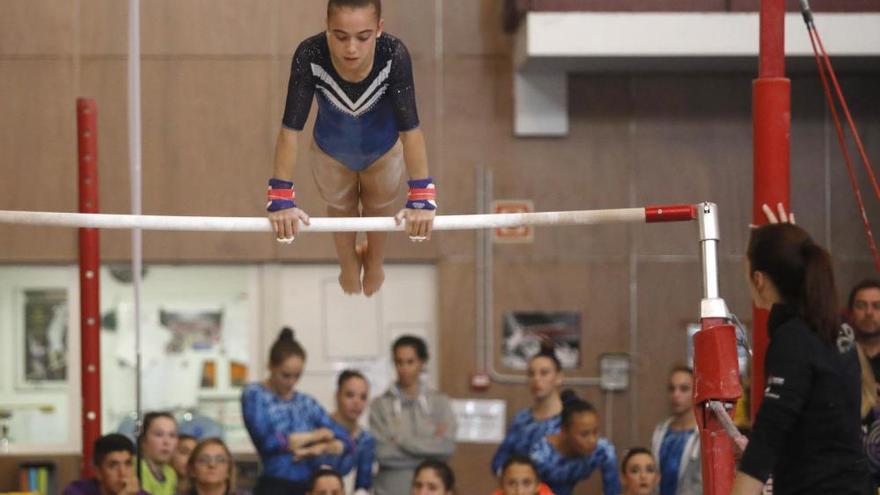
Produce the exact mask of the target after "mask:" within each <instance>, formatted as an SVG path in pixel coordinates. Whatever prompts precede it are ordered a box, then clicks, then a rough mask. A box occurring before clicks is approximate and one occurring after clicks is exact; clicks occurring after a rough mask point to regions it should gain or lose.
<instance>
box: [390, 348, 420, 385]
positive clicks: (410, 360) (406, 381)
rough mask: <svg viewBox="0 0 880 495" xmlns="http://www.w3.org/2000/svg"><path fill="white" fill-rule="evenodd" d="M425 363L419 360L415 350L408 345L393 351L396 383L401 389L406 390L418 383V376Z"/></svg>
mask: <svg viewBox="0 0 880 495" xmlns="http://www.w3.org/2000/svg"><path fill="white" fill-rule="evenodd" d="M424 367H425V362H424V361H422V360H421V359H419V356H418V354H416V350H415V349H413V348H412V347H410V346H408V345H402V346H400V347H398V348H397V349H394V369H395V370H397V382H398V384H400V386H401V387H403V388H407V387H412V386H413V385H415V384H417V383H418V382H419V376H421V374H422V369H423V368H424Z"/></svg>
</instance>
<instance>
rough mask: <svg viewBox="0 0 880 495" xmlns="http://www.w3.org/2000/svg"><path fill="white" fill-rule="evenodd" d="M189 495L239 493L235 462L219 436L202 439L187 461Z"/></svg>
mask: <svg viewBox="0 0 880 495" xmlns="http://www.w3.org/2000/svg"><path fill="white" fill-rule="evenodd" d="M186 472H187V479H188V481H189V486H190V489H189V494H190V495H240V494H241V492H239V491H238V490H237V488H236V484H235V478H236V475H237V473H236V469H235V462H234V461H233V459H232V454H231V453H230V452H229V448H228V447H226V444H225V443H223V440H220V439H219V438H209V439H207V440H202V441H201V442H199V444H198V445H196V448H195V449H193V451H192V455H190V456H189V462H188V463H187V469H186Z"/></svg>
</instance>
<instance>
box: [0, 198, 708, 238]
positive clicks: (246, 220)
mask: <svg viewBox="0 0 880 495" xmlns="http://www.w3.org/2000/svg"><path fill="white" fill-rule="evenodd" d="M695 212H696V206H694V205H671V206H650V207H646V208H621V209H614V210H582V211H558V212H539V213H495V214H483V215H441V216H438V217H437V218H435V219H434V230H475V229H501V228H511V227H521V226H526V225H530V226H539V225H556V226H562V225H601V224H614V223H641V222H644V223H659V222H680V221H688V220H693V219H695V218H696V213H695ZM0 223H6V224H22V225H44V226H54V227H79V228H93V229H135V228H137V229H143V230H173V231H193V232H272V225H271V224H270V223H269V220H268V219H267V218H266V217H200V216H159V215H114V214H101V213H58V212H42V211H12V210H0ZM404 228H405V227H404V225H397V223H396V222H395V220H394V218H392V217H358V218H312V219H311V225H300V232H381V231H385V232H392V231H402V230H404Z"/></svg>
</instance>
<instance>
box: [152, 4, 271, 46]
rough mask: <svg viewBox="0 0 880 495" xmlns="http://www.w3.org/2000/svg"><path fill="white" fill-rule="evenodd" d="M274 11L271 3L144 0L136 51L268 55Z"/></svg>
mask: <svg viewBox="0 0 880 495" xmlns="http://www.w3.org/2000/svg"><path fill="white" fill-rule="evenodd" d="M274 10H275V2H271V1H269V2H267V1H263V2H251V1H247V0H158V1H151V2H143V3H141V32H142V40H141V43H142V48H141V50H142V52H143V53H144V54H148V55H179V54H186V55H192V54H200V55H222V56H250V57H253V56H260V55H270V54H272V53H273V41H274V40H273V39H272V30H271V29H270V26H271V24H272V21H273V16H274V14H275V12H274Z"/></svg>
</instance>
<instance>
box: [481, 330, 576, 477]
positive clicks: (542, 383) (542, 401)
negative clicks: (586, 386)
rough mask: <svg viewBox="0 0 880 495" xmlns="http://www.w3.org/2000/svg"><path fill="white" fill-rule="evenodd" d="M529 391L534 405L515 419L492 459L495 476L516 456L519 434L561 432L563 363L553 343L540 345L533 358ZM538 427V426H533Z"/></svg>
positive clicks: (529, 369)
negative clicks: (515, 450)
mask: <svg viewBox="0 0 880 495" xmlns="http://www.w3.org/2000/svg"><path fill="white" fill-rule="evenodd" d="M527 373H528V378H529V392H531V394H532V405H531V406H530V407H527V408H525V409H522V410H520V411H518V412H517V413H516V415H514V416H513V420H512V421H511V422H510V427H508V428H507V433H506V434H505V436H504V441H502V442H501V445H499V446H498V450H496V451H495V455H494V456H493V457H492V474H494V475H496V476H497V475H498V473H499V471H500V470H501V466H502V465H504V463H505V462H506V461H507V459H508V458H509V457H510V455H511V454H512V453H513V448H514V446H515V445H516V444H517V442H519V440H520V435H521V434H522V432H523V431H525V430H526V429H527V428H530V429H531V431H535V430H536V429H538V428H540V429H542V430H543V431H544V434H545V435H549V434H551V433H556V432H557V431H559V414H560V413H561V412H562V399H561V397H560V391H561V387H562V378H563V375H562V363H560V362H559V358H557V357H556V349H555V347H554V346H553V343H552V342H550V343H544V344H542V345H541V351H540V352H538V353H537V354H535V355H534V356H532V357H531V358H530V359H529V363H528V372H527ZM532 425H538V426H532Z"/></svg>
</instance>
